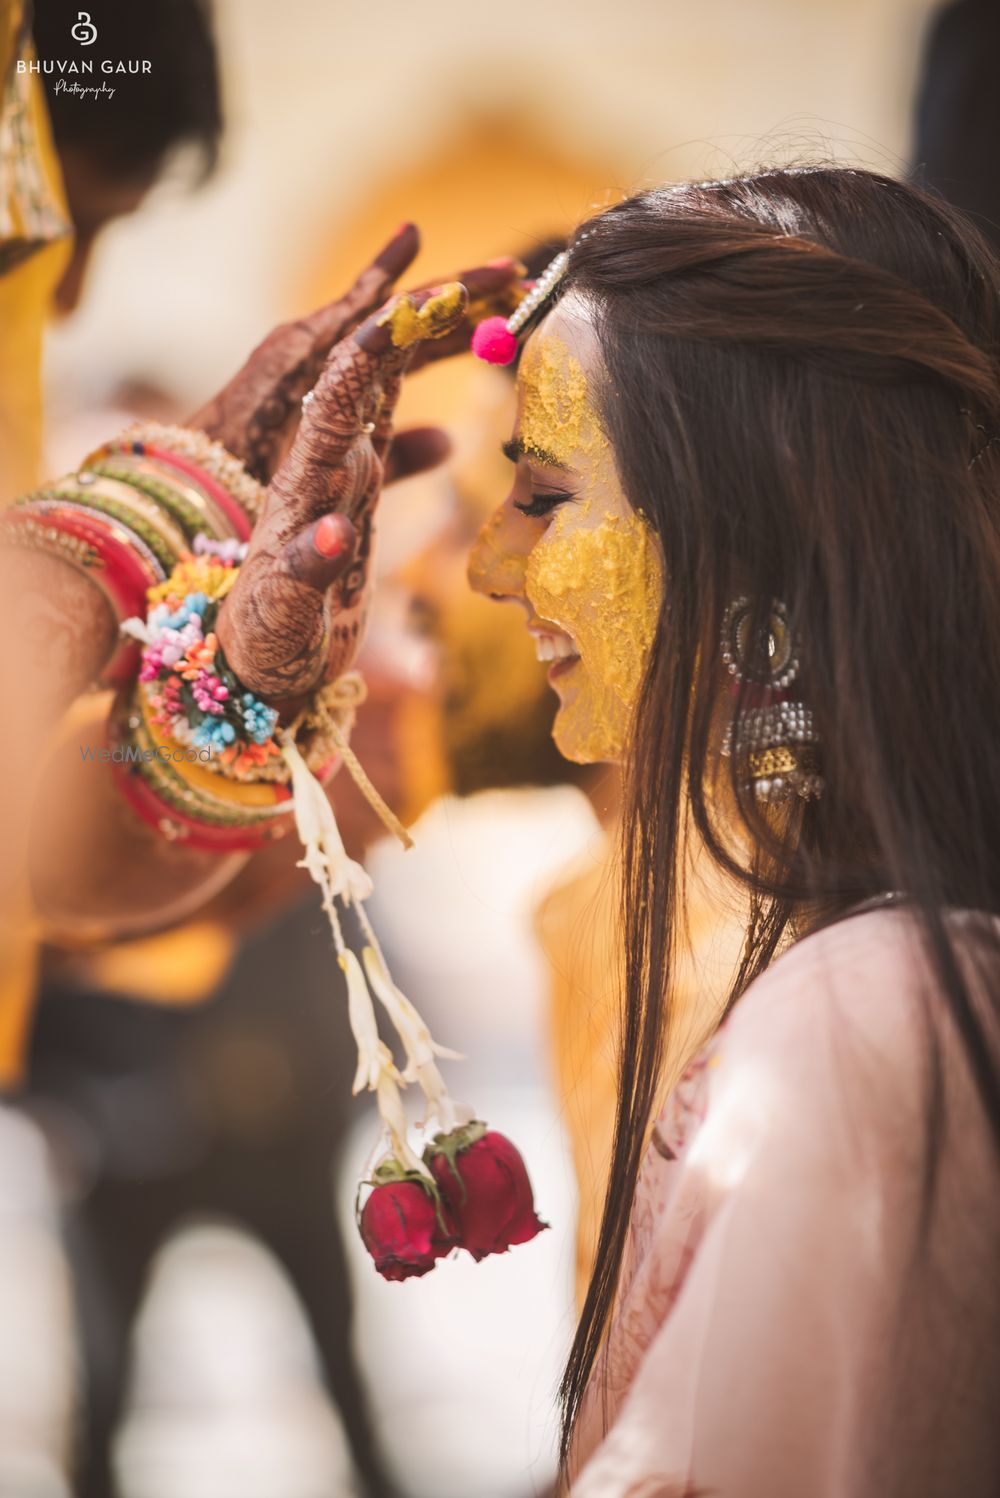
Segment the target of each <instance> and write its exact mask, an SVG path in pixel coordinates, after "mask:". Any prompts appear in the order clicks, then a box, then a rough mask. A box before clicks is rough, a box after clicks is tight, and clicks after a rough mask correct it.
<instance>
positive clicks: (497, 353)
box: [472, 250, 569, 364]
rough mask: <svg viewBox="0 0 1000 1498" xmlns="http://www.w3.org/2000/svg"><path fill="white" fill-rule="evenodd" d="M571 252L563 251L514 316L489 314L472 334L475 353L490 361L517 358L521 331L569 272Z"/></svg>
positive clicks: (505, 362) (490, 362)
mask: <svg viewBox="0 0 1000 1498" xmlns="http://www.w3.org/2000/svg"><path fill="white" fill-rule="evenodd" d="M568 266H569V254H568V252H567V251H566V250H562V251H560V253H559V254H558V255H557V256H556V258H555V259H554V260H553V261H551V262H550V263H549V264H548V265H547V266H546V267H545V269H544V270H543V271H542V274H541V275H540V276H539V278H538V280H537V281H536V282H535V284H534V285H533V286H532V288H531V290H530V291H529V292H528V294H527V296H526V297H525V298H524V300H523V301H521V302H519V303H518V305H517V307H516V308H515V309H514V311H513V312H512V313H511V315H510V317H488V318H487V319H486V320H485V322H481V323H480V324H479V326H478V327H477V328H476V330H475V332H474V333H473V335H472V352H473V353H474V354H476V355H477V357H478V358H480V359H483V360H485V362H486V363H487V364H512V363H513V362H514V360H515V359H516V357H517V349H518V343H517V338H518V334H519V333H522V332H523V331H524V329H525V328H526V327H527V325H528V323H529V322H530V321H531V319H532V318H533V317H534V316H535V314H536V313H537V312H539V311H540V310H541V308H542V307H543V306H544V304H545V303H546V302H547V301H548V299H549V297H550V296H551V295H552V293H553V292H554V291H555V289H556V287H557V286H558V285H559V282H560V281H561V280H562V278H563V276H564V275H565V274H566V271H567V268H568Z"/></svg>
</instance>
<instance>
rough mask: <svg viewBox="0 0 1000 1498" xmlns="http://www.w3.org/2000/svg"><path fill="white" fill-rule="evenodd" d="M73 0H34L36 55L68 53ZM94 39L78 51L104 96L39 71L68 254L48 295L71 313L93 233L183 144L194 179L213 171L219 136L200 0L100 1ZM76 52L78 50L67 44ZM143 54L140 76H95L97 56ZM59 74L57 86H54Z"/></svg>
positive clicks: (130, 205)
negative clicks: (59, 177)
mask: <svg viewBox="0 0 1000 1498" xmlns="http://www.w3.org/2000/svg"><path fill="white" fill-rule="evenodd" d="M78 12H79V6H78V4H77V0H35V6H34V22H33V25H32V32H33V35H34V39H35V47H36V50H37V52H38V56H39V58H42V59H46V58H65V57H68V56H69V57H72V55H73V51H74V44H73V42H72V40H71V35H70V33H71V29H72V27H73V25H74V23H75V22H76V20H77V15H78ZM93 16H94V22H95V24H96V26H97V38H96V40H95V41H94V42H93V43H92V44H91V45H90V46H88V47H87V49H86V51H85V52H82V53H81V54H80V55H81V56H84V57H85V58H86V59H87V61H92V62H93V63H94V72H93V74H90V75H87V76H85V77H83V78H81V79H80V80H79V81H80V83H81V84H92V85H94V86H99V85H100V84H101V83H102V82H106V83H107V84H108V86H109V88H113V89H114V94H113V95H112V96H111V97H110V98H109V97H101V98H97V99H92V98H80V97H79V96H78V95H76V94H74V93H72V92H70V91H68V90H67V89H66V87H65V84H66V83H67V82H69V83H71V82H72V81H73V79H72V78H69V77H67V78H66V79H63V80H60V77H59V75H58V74H48V75H46V76H45V84H46V95H47V99H48V106H49V113H50V115H51V118H52V129H53V134H54V136H55V143H56V149H57V150H58V153H59V162H60V165H61V167H62V173H63V180H64V184H65V188H66V197H67V201H68V205H69V210H70V216H71V217H72V220H73V226H74V230H75V242H74V249H73V257H72V259H71V261H70V263H69V266H68V267H67V270H66V274H65V275H64V277H63V279H62V282H61V284H60V286H59V289H58V291H57V293H56V306H57V308H58V310H59V311H60V312H63V313H65V312H71V311H72V310H73V309H74V307H75V306H76V305H77V303H78V301H79V299H80V294H81V291H82V287H83V280H84V276H85V274H86V271H87V264H88V261H89V260H90V256H91V253H92V251H93V248H94V244H95V242H96V240H97V237H98V235H99V234H100V232H101V230H102V229H104V228H105V227H106V226H107V225H108V224H109V223H111V222H112V220H114V219H116V218H120V217H122V216H123V215H125V214H128V213H132V212H134V210H135V209H136V208H138V206H139V204H140V203H141V202H142V200H143V198H144V197H145V195H146V193H147V192H148V191H149V189H150V188H151V187H152V186H153V184H154V183H155V182H156V180H157V179H158V178H159V177H160V176H161V175H162V174H163V172H164V171H165V170H166V169H167V168H168V167H169V166H170V165H171V163H172V162H173V161H174V159H175V158H176V157H177V156H178V155H180V154H181V153H183V152H185V151H187V152H188V153H189V155H190V158H191V162H192V169H193V171H194V173H195V176H196V178H197V179H200V180H203V179H204V178H205V177H207V176H208V175H209V174H210V173H211V171H212V170H213V168H214V166H215V163H216V160H217V158H218V152H219V141H220V138H221V135H222V101H221V94H220V87H219V71H218V63H217V57H216V49H215V42H214V39H213V35H212V23H211V14H210V11H209V8H208V6H207V4H204V3H202V0H138V3H137V0H100V4H99V5H95V7H94V12H93ZM76 50H77V51H79V50H80V49H76ZM105 58H110V59H112V60H113V61H118V60H119V59H123V60H125V61H126V62H127V61H128V60H130V59H133V60H134V59H148V61H149V62H150V63H151V69H150V71H149V72H148V73H138V74H130V73H110V74H102V72H101V62H102V60H103V59H105ZM60 81H62V82H63V87H62V88H59V84H60Z"/></svg>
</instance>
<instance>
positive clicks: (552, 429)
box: [518, 334, 608, 464]
mask: <svg viewBox="0 0 1000 1498" xmlns="http://www.w3.org/2000/svg"><path fill="white" fill-rule="evenodd" d="M518 380H519V383H520V388H521V425H520V433H521V441H522V442H523V443H524V446H525V449H526V451H527V452H528V454H529V456H530V455H531V454H532V453H536V454H537V453H551V455H552V456H553V457H554V458H557V459H558V460H559V462H560V463H567V464H570V463H572V462H573V459H574V457H575V458H576V459H577V462H578V463H579V461H580V460H581V459H583V458H587V457H594V456H595V455H596V454H597V453H598V452H600V450H601V449H603V448H607V446H608V443H607V439H606V437H605V435H604V432H603V431H602V429H601V425H600V422H599V421H598V419H597V414H596V412H595V411H594V409H593V407H592V406H591V404H590V402H589V400H588V398H587V376H586V374H585V373H584V370H583V366H582V365H581V363H580V361H579V359H577V358H575V357H574V355H573V354H571V353H570V351H569V349H568V348H567V347H566V344H565V343H564V342H563V341H562V339H561V338H559V337H557V336H556V335H555V334H548V335H546V337H544V338H534V339H531V340H530V341H529V343H528V345H527V347H526V349H525V351H524V356H523V358H522V360H521V367H520V369H519V371H518Z"/></svg>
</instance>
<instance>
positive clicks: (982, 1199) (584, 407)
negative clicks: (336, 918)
mask: <svg viewBox="0 0 1000 1498" xmlns="http://www.w3.org/2000/svg"><path fill="white" fill-rule="evenodd" d="M550 281H551V282H553V283H554V285H553V287H552V290H551V291H550V293H549V295H548V296H547V297H546V298H544V299H543V298H541V297H539V298H537V299H536V300H537V302H538V305H537V308H536V310H535V311H534V313H533V315H532V316H531V318H530V320H527V336H526V337H525V338H524V339H523V342H522V349H521V362H520V368H519V375H518V391H519V394H518V414H517V422H516V426H515V430H514V433H513V437H512V440H511V442H510V443H509V444H508V447H507V452H508V456H509V457H510V458H511V460H512V461H513V463H514V464H515V469H514V483H513V488H512V490H511V493H510V495H509V496H508V498H507V499H506V500H505V501H504V503H503V504H502V505H501V507H500V508H499V509H498V511H497V512H496V514H495V516H494V517H493V519H492V520H491V521H490V522H489V524H488V525H487V527H486V528H485V530H484V532H483V534H482V536H481V538H480V540H479V543H478V545H477V547H476V550H475V552H474V554H473V557H472V562H471V568H470V574H471V578H472V581H473V585H474V586H475V587H477V588H479V589H480V590H481V591H484V592H486V593H488V594H491V595H493V596H495V597H497V598H501V599H513V600H516V601H517V602H518V603H520V604H521V606H522V607H523V608H524V609H525V611H526V614H527V627H528V628H529V629H530V630H531V631H532V633H533V634H534V635H535V637H536V640H537V646H538V654H539V658H540V659H541V660H543V661H547V662H549V663H550V664H549V679H550V681H551V684H552V687H553V689H554V691H555V692H556V694H557V696H558V698H559V704H560V705H559V711H558V715H557V718H556V723H555V729H554V732H555V737H556V741H557V743H558V745H559V747H560V749H561V750H562V752H563V753H564V754H565V755H566V756H567V757H569V758H570V759H574V760H577V761H581V762H592V761H601V760H603V761H615V762H617V763H619V764H620V765H621V767H622V771H623V779H624V787H625V812H624V819H623V834H622V839H623V841H622V863H623V885H624V891H625V895H624V909H623V922H622V936H623V942H624V948H625V951H624V970H625V995H624V1000H625V1002H624V1017H623V1024H622V1033H621V1056H620V1062H621V1074H620V1096H619V1110H618V1123H617V1132H616V1141H615V1146H614V1153H613V1160H612V1169H611V1182H610V1187H609V1191H608V1198H607V1203H606V1208H605V1214H604V1221H603V1226H602V1231H601V1238H600V1245H599V1249H598V1255H597V1263H596V1267H595V1271H594V1275H593V1279H592V1282H591V1285H590V1290H589V1294H588V1296H587V1299H586V1303H585V1306H584V1309H583V1314H582V1319H581V1323H580V1326H579V1328H578V1331H577V1334H576V1338H575V1341H574V1344H573V1347H572V1351H571V1354H570V1359H569V1365H568V1368H567V1372H566V1376H565V1380H564V1384H563V1391H562V1392H563V1398H564V1446H563V1451H564V1457H565V1460H566V1482H567V1485H568V1488H569V1490H570V1491H571V1492H572V1494H573V1498H682V1495H695V1494H712V1495H719V1498H807V1495H808V1498H890V1495H896V1494H899V1495H902V1494H906V1495H908V1498H946V1495H953V1494H956V1493H961V1494H963V1498H968V1495H983V1498H986V1495H987V1494H989V1495H994V1494H995V1493H996V1492H997V1491H1000V1442H998V1441H997V1438H996V1435H995V1431H994V1425H995V1412H996V1409H997V1407H998V1405H997V1401H998V1398H1000V1275H998V1274H997V1263H998V1259H1000V1034H998V1028H1000V1027H998V995H1000V944H998V930H1000V927H998V924H997V921H996V919H995V917H996V915H997V913H1000V444H998V443H997V441H996V438H997V436H1000V379H998V376H1000V366H998V362H997V359H998V352H1000V270H998V267H997V264H996V262H995V261H994V260H993V259H992V257H991V255H990V252H989V251H988V250H987V249H986V247H985V245H984V243H983V242H982V241H981V239H980V238H979V237H978V235H977V233H976V232H975V231H974V230H973V229H972V228H970V226H969V225H968V224H967V223H966V222H965V221H964V220H962V219H961V218H960V217H959V216H958V215H957V214H955V213H954V212H952V211H951V210H949V209H947V208H946V207H945V206H944V205H943V204H941V203H938V202H937V201H935V200H933V199H931V198H930V197H928V196H925V195H923V194H921V193H919V192H917V191H915V190H913V189H911V188H909V187H906V186H904V185H902V184H900V183H896V182H892V181H890V180H888V179H885V178H881V177H876V176H873V175H871V174H868V173H865V172H856V171H849V170H838V169H816V170H807V171H794V172H785V171H776V172H769V173H763V174H760V175H757V176H753V177H747V178H743V179H738V180H734V181H730V182H720V183H706V184H699V185H691V186H682V187H678V188H672V189H664V190H661V191H658V192H653V193H648V194H644V195H642V196H640V197H637V198H634V199H632V200H630V201H627V202H625V203H622V204H620V205H618V206H617V207H615V208H612V209H610V210H609V211H608V212H606V213H604V214H602V215H601V216H599V217H597V218H595V219H593V220H591V221H590V222H589V223H588V224H587V225H585V226H584V229H583V230H582V231H581V232H580V233H579V234H578V235H577V236H576V237H575V239H574V241H573V242H572V243H571V245H570V249H569V253H568V265H567V266H566V268H565V271H564V273H563V274H562V276H561V277H560V278H557V277H556V276H555V275H553V277H551V278H550ZM517 321H518V320H517V319H515V324H514V326H515V328H516V323H517ZM513 330H514V329H513V328H512V331H513ZM483 346H484V345H482V344H481V347H483ZM485 347H486V351H487V354H488V353H489V352H490V350H489V348H488V340H487V344H486V345H485ZM504 352H505V353H506V352H509V351H508V350H505V351H504ZM694 853H696V854H697V856H698V857H700V858H704V857H708V858H709V859H711V860H713V861H714V862H715V863H716V864H717V865H718V867H719V868H720V870H721V871H723V872H724V874H725V875H726V876H728V878H729V879H730V880H731V881H732V883H733V887H734V889H741V890H742V891H743V892H744V896H745V898H746V899H747V900H748V910H749V917H748V921H747V930H746V942H745V948H744V953H743V960H742V963H741V964H740V968H739V972H738V974H737V975H736V978H735V981H734V984H733V988H732V992H731V994H730V998H729V1006H728V1015H727V1018H726V1019H725V1020H724V1022H723V1023H722V1024H721V1025H720V1026H719V1027H718V1029H717V1031H716V1033H715V1035H714V1036H713V1038H712V1039H711V1040H710V1042H709V1044H708V1045H707V1047H705V1049H704V1050H703V1051H702V1052H701V1053H700V1055H698V1056H697V1057H696V1058H695V1059H694V1061H693V1062H692V1064H691V1065H690V1066H689V1068H688V1070H687V1071H686V1073H685V1074H684V1077H683V1079H682V1080H681V1082H680V1084H679V1085H678V1086H677V1087H676V1088H675V1089H674V1091H673V1093H672V1094H671V1096H670V1097H669V1098H668V1100H667V1103H666V1106H665V1108H664V1109H663V1110H662V1112H661V1113H660V1114H659V1116H658V1117H654V1115H655V1114H656V1106H655V1100H656V1097H657V1087H658V1079H659V1077H660V1074H661V1069H662V1064H663V1057H664V1052H665V1048H666V1047H667V1045H668V1044H669V1041H670V1037H671V974H672V971H673V970H674V968H675V966H676V962H677V956H678V953H679V951H680V950H681V949H682V947H683V943H684V939H685V880H684V877H683V875H684V871H685V870H686V869H687V868H688V867H689V860H690V858H691V857H692V855H693V854H694ZM727 918H728V917H727ZM721 919H722V915H721V912H720V920H721ZM640 1166H641V1169H640Z"/></svg>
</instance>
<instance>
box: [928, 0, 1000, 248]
mask: <svg viewBox="0 0 1000 1498" xmlns="http://www.w3.org/2000/svg"><path fill="white" fill-rule="evenodd" d="M998 62H1000V7H998V6H997V5H995V4H994V3H993V0H950V3H948V4H946V5H942V6H940V7H939V8H938V9H936V10H935V11H934V13H933V15H932V17H931V20H930V24H929V26H928V30H927V36H926V40H925V43H924V49H923V57H922V61H921V74H920V80H919V83H918V88H917V100H916V140H915V144H914V158H915V162H916V173H917V180H918V181H920V182H924V183H926V184H927V185H928V186H931V187H934V188H936V189H937V190H938V192H940V193H943V195H944V196H945V197H946V198H947V199H948V201H949V202H951V203H954V204H955V205H956V207H958V208H962V209H964V211H965V212H966V213H968V214H969V215H970V216H971V217H972V218H973V220H974V221H975V223H976V224H977V225H978V227H979V229H980V231H981V232H982V233H983V234H985V235H986V237H987V239H989V240H990V241H991V243H992V244H994V245H995V246H996V245H1000V168H998V164H997V155H996V142H997V139H998V138H1000V95H998V93H997V88H996V74H997V65H998Z"/></svg>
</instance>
